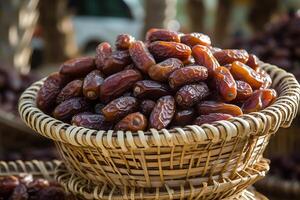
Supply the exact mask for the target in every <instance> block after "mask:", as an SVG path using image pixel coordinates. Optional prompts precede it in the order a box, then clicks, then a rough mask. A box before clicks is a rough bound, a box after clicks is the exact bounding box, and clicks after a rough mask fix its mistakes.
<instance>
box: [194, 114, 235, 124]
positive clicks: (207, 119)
mask: <svg viewBox="0 0 300 200" xmlns="http://www.w3.org/2000/svg"><path fill="white" fill-rule="evenodd" d="M231 117H232V115H229V114H225V113H210V114H208V115H200V116H199V117H197V118H196V119H195V121H194V123H193V124H194V125H198V126H201V125H202V124H211V123H213V122H215V121H220V120H227V119H230V118H231Z"/></svg>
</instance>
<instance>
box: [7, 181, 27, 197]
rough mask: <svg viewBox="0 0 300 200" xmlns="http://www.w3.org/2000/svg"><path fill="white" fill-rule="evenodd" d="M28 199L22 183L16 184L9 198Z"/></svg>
mask: <svg viewBox="0 0 300 200" xmlns="http://www.w3.org/2000/svg"><path fill="white" fill-rule="evenodd" d="M27 199H29V195H28V193H27V188H26V186H25V185H24V184H20V185H18V186H17V187H16V188H15V189H14V191H13V193H12V195H11V196H10V200H27Z"/></svg>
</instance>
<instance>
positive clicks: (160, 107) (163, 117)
mask: <svg viewBox="0 0 300 200" xmlns="http://www.w3.org/2000/svg"><path fill="white" fill-rule="evenodd" d="M175 110H176V107H175V99H174V98H173V97H172V96H164V97H161V98H160V99H158V101H157V102H156V105H155V107H154V108H153V110H152V112H151V114H150V118H149V126H150V128H156V129H158V130H160V129H163V128H166V127H167V126H168V125H169V124H170V122H171V121H172V119H173V116H174V114H175Z"/></svg>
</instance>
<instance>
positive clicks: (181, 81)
mask: <svg viewBox="0 0 300 200" xmlns="http://www.w3.org/2000/svg"><path fill="white" fill-rule="evenodd" d="M207 77H208V71H207V69H206V68H205V67H202V66H197V65H194V66H188V67H183V68H180V69H177V70H175V71H174V72H173V73H172V74H171V75H170V76H169V85H170V87H171V88H178V87H180V86H183V85H186V84H190V83H195V82H199V81H204V80H206V79H207Z"/></svg>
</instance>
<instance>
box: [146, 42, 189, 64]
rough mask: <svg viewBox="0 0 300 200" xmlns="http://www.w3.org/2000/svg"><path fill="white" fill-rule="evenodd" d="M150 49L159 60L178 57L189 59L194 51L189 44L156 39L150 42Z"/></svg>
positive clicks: (182, 59)
mask: <svg viewBox="0 0 300 200" xmlns="http://www.w3.org/2000/svg"><path fill="white" fill-rule="evenodd" d="M148 49H149V51H150V52H151V53H152V55H153V57H154V58H155V59H156V60H158V61H163V60H165V59H168V58H178V59H179V60H181V61H184V60H187V59H189V57H190V55H191V53H192V51H191V48H190V47H189V46H187V45H185V44H182V43H177V42H165V41H156V42H152V43H150V44H149V47H148Z"/></svg>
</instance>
